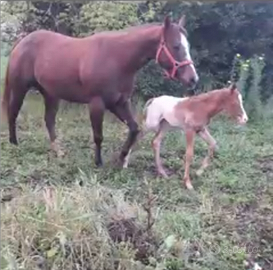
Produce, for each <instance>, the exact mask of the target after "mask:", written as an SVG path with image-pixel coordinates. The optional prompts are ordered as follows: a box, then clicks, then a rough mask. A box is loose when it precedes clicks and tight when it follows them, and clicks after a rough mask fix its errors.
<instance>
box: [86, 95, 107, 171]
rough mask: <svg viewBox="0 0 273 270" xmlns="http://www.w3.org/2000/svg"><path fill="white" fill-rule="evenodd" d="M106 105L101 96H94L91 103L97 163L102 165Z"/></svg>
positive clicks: (90, 110)
mask: <svg viewBox="0 0 273 270" xmlns="http://www.w3.org/2000/svg"><path fill="white" fill-rule="evenodd" d="M104 111H105V105H104V102H103V100H102V99H101V98H100V97H95V98H93V99H92V100H91V101H90V103H89V114H90V121H91V125H92V129H93V138H94V143H95V145H96V146H95V147H96V149H95V164H96V166H97V167H101V166H102V164H103V162H102V158H101V144H102V141H103V134H102V126H103V116H104Z"/></svg>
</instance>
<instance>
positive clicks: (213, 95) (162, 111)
mask: <svg viewBox="0 0 273 270" xmlns="http://www.w3.org/2000/svg"><path fill="white" fill-rule="evenodd" d="M222 111H223V112H226V113H227V114H228V115H230V116H231V117H232V118H235V119H236V120H237V122H238V123H239V124H245V123H246V122H247V120H248V117H247V114H246V112H245V110H244V107H243V101H242V95H241V94H240V93H239V91H238V89H237V88H236V85H235V84H232V85H231V86H230V87H228V88H223V89H218V90H213V91H210V92H208V93H203V94H199V95H197V96H193V97H186V98H178V97H173V96H166V95H163V96H160V97H157V98H152V99H150V100H148V101H147V103H146V105H145V106H144V117H145V121H144V134H147V133H148V132H149V131H153V132H155V133H156V135H155V137H154V139H153V141H152V146H153V149H154V155H155V163H156V168H157V172H158V173H159V174H160V175H162V176H163V177H165V178H167V177H168V175H167V173H166V172H165V170H164V168H163V166H162V164H161V160H160V145H161V141H162V139H163V137H164V135H165V134H166V132H167V131H169V130H170V129H179V130H183V131H184V133H185V135H186V144H187V147H186V155H185V172H184V183H185V185H186V187H187V188H188V189H193V186H192V184H191V180H190V174H189V173H190V164H191V161H192V158H193V148H194V137H195V135H196V134H197V135H198V136H199V137H200V138H202V139H203V140H204V141H205V142H206V143H207V144H208V145H209V150H208V155H207V156H206V157H205V158H204V160H203V162H202V165H201V167H200V169H199V170H198V171H197V175H201V174H202V173H203V171H204V169H205V168H207V167H208V165H209V161H210V159H211V158H212V157H213V154H214V151H215V149H216V141H215V140H214V138H213V137H212V136H211V135H210V133H209V130H208V125H209V123H210V120H211V118H212V117H214V116H215V115H217V114H218V113H220V112H222ZM144 134H142V136H143V135H144ZM128 162H129V155H128V156H127V158H126V164H125V166H126V167H127V166H128Z"/></svg>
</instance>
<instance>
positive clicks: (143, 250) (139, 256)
mask: <svg viewBox="0 0 273 270" xmlns="http://www.w3.org/2000/svg"><path fill="white" fill-rule="evenodd" d="M107 228H108V231H109V235H110V237H111V239H112V240H113V241H114V242H116V243H121V242H127V243H130V244H132V246H133V248H134V249H135V250H136V254H135V259H136V260H140V261H141V262H142V263H144V264H147V263H148V258H149V256H153V255H154V253H155V249H156V247H157V242H156V238H155V237H154V236H153V235H152V234H151V233H148V232H147V230H146V229H145V228H144V227H143V226H141V225H140V224H138V223H137V222H136V220H135V219H133V218H131V219H123V220H119V221H113V222H111V223H109V224H108V226H107Z"/></svg>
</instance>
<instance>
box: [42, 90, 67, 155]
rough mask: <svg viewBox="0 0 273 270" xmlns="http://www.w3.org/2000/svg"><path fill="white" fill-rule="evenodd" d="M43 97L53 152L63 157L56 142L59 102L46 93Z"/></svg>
mask: <svg viewBox="0 0 273 270" xmlns="http://www.w3.org/2000/svg"><path fill="white" fill-rule="evenodd" d="M43 96H44V101H45V123H46V128H47V131H48V135H49V139H50V144H51V150H53V151H54V152H55V153H56V155H57V156H58V157H61V156H63V155H64V153H63V151H62V150H61V149H60V146H59V145H58V143H57V142H56V138H57V136H56V131H55V124H56V115H57V112H58V108H59V100H58V99H56V98H53V97H49V96H47V95H46V94H45V93H43Z"/></svg>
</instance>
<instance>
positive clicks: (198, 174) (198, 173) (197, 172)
mask: <svg viewBox="0 0 273 270" xmlns="http://www.w3.org/2000/svg"><path fill="white" fill-rule="evenodd" d="M203 172H204V169H202V168H200V169H198V170H197V171H196V175H197V176H201V175H202V174H203Z"/></svg>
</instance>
